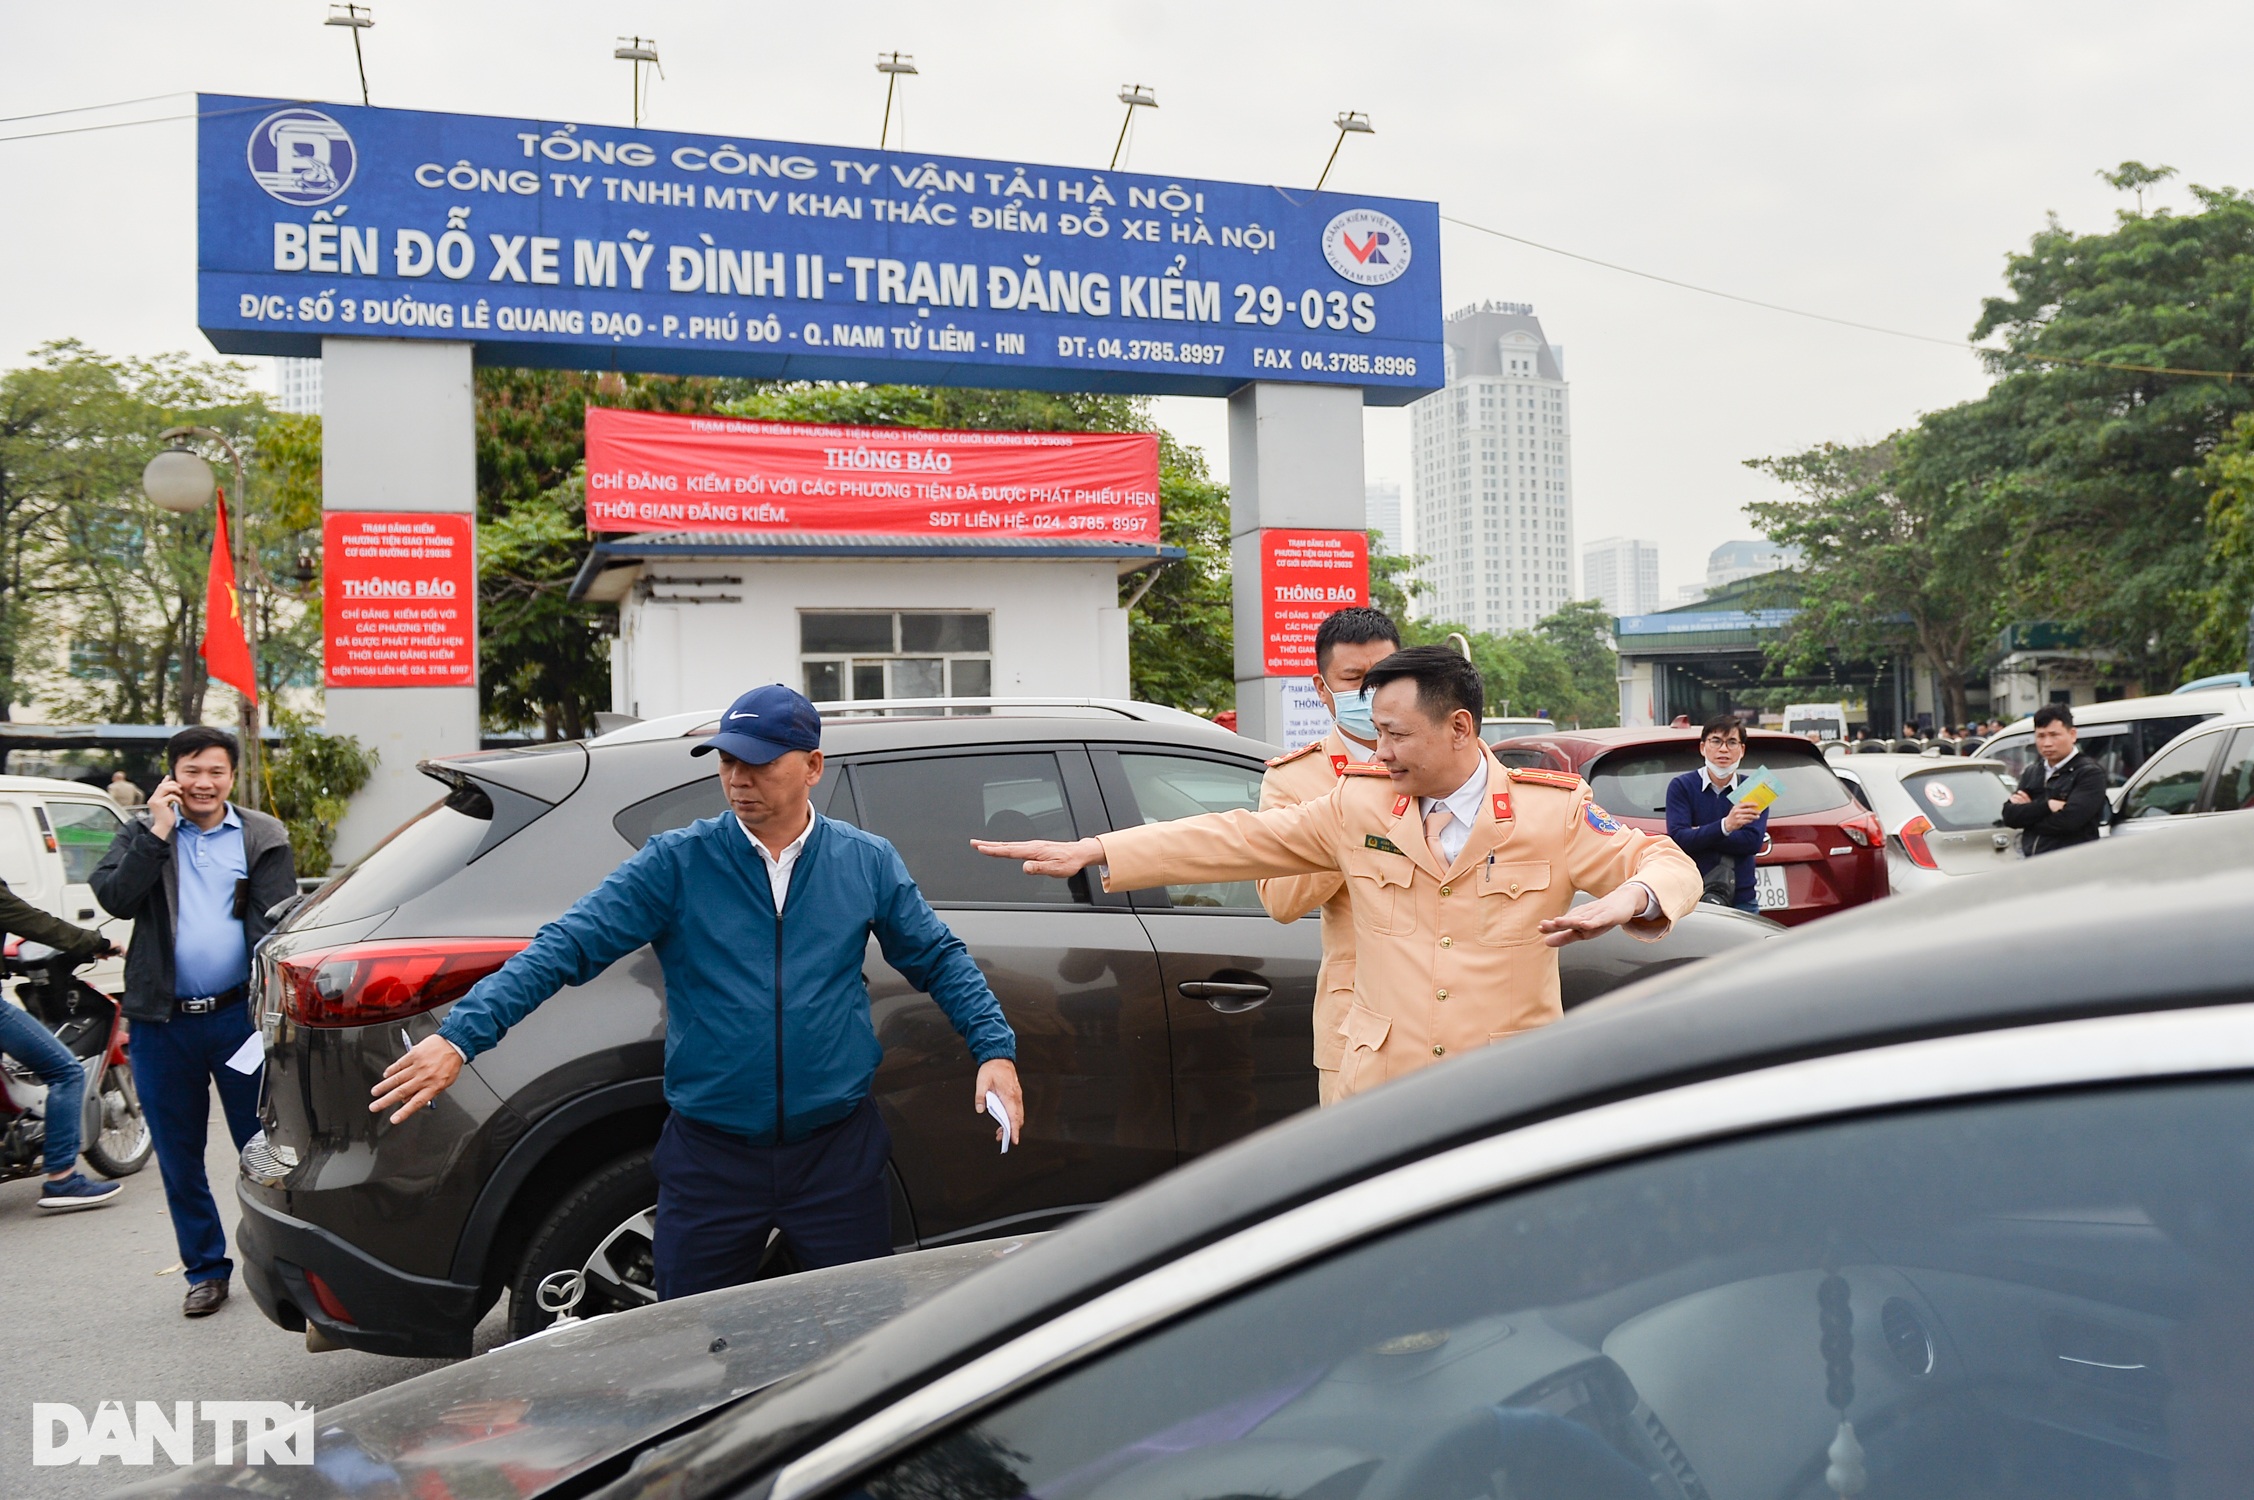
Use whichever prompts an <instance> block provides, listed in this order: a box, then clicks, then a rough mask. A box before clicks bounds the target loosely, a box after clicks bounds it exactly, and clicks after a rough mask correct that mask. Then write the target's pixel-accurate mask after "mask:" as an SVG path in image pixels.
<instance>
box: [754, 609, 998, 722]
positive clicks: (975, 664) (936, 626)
mask: <svg viewBox="0 0 2254 1500" xmlns="http://www.w3.org/2000/svg"><path fill="white" fill-rule="evenodd" d="M993 638H994V617H993V616H992V615H988V614H968V613H945V614H941V613H937V612H934V613H929V614H905V613H902V614H892V613H884V614H876V613H850V614H849V613H845V612H843V611H829V610H821V611H816V610H807V611H802V612H801V613H800V614H799V617H798V650H799V661H800V664H801V667H802V669H803V671H804V673H805V677H806V696H807V697H809V698H811V699H813V700H814V701H815V702H816V703H861V702H871V701H875V700H879V699H884V698H986V697H991V696H992V695H993V692H994V650H993Z"/></svg>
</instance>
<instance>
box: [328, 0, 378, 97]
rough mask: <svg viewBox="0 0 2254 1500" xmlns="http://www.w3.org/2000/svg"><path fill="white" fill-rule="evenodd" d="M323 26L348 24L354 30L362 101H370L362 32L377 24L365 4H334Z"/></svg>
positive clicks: (355, 54) (353, 48) (353, 54)
mask: <svg viewBox="0 0 2254 1500" xmlns="http://www.w3.org/2000/svg"><path fill="white" fill-rule="evenodd" d="M321 24H322V25H323V26H346V27H350V28H351V30H352V61H353V63H354V64H355V65H356V66H358V68H359V69H360V102H361V103H362V104H366V103H367V102H368V60H367V59H366V58H365V57H362V56H361V55H360V33H361V32H363V31H366V30H367V29H368V28H369V27H371V26H373V25H375V24H376V18H375V17H374V16H372V15H370V14H369V13H368V7H367V6H365V5H332V6H330V7H329V18H328V19H327V20H326V21H323V22H322V23H321Z"/></svg>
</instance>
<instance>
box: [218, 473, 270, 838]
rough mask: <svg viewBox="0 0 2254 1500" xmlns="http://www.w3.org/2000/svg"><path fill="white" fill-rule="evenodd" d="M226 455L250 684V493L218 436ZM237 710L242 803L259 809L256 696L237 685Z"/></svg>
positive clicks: (254, 643)
mask: <svg viewBox="0 0 2254 1500" xmlns="http://www.w3.org/2000/svg"><path fill="white" fill-rule="evenodd" d="M219 444H220V446H221V447H223V448H225V449H226V450H227V456H228V457H229V458H231V459H233V460H234V461H235V524H234V525H233V526H232V527H230V528H228V532H227V540H228V541H229V542H230V543H232V544H233V551H234V563H235V598H236V600H237V601H238V603H237V609H238V611H239V612H240V613H241V615H242V618H243V644H244V645H245V646H247V647H248V648H249V650H250V674H251V683H252V685H253V686H256V685H257V682H258V579H257V576H256V574H255V573H254V572H253V570H252V567H251V563H252V557H251V551H250V496H249V491H248V489H247V488H246V486H245V485H244V482H243V456H242V454H240V453H238V452H236V451H235V445H234V444H233V443H230V442H228V441H227V440H226V439H225V438H221V439H220V440H219ZM235 701H236V705H237V714H238V716H239V718H240V719H241V721H242V731H243V735H242V739H243V778H242V779H243V785H242V794H243V806H245V807H252V808H257V809H259V810H261V811H263V810H264V809H265V806H266V741H265V739H264V737H263V736H262V735H261V733H260V725H259V721H258V699H257V698H255V697H253V696H252V695H251V694H249V693H245V692H243V691H241V690H240V689H237V690H236V694H235Z"/></svg>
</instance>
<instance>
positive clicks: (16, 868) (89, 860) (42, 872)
mask: <svg viewBox="0 0 2254 1500" xmlns="http://www.w3.org/2000/svg"><path fill="white" fill-rule="evenodd" d="M124 827H125V815H124V814H123V813H121V812H120V811H119V810H118V806H117V804H116V803H114V802H112V801H111V800H110V799H109V796H108V794H107V793H105V792H103V791H102V790H101V789H100V788H98V787H92V786H88V785H87V784H86V783H84V782H82V781H60V780H49V779H47V778H45V777H40V776H0V880H5V881H7V882H8V889H9V890H11V891H13V892H15V893H16V894H17V895H18V896H21V897H22V898H23V899H24V900H26V901H28V902H30V903H31V904H32V905H33V906H36V907H38V908H39V909H40V910H42V911H47V912H52V913H53V914H54V915H56V916H58V917H61V918H62V919H63V920H64V921H66V922H75V923H77V924H78V925H79V926H81V927H98V928H100V929H101V930H102V931H103V932H105V933H107V934H108V935H109V937H110V940H111V941H112V942H115V943H116V944H117V945H118V946H119V947H120V948H122V947H124V946H125V944H126V942H127V940H128V939H130V938H131V937H132V936H133V924H132V923H131V922H127V921H123V920H121V919H119V918H116V917H113V916H111V915H110V914H109V913H108V912H106V911H104V910H103V909H102V903H101V902H99V901H96V900H95V899H94V888H93V887H92V886H91V885H89V884H87V882H88V881H89V880H90V879H92V878H93V874H94V867H95V866H96V865H98V864H100V863H101V862H102V856H103V855H104V854H106V853H108V852H109V847H110V841H111V840H112V839H114V838H116V837H117V835H118V833H119V831H120V830H122V829H123V828H124ZM124 976H125V964H124V960H123V959H116V958H108V959H104V960H102V961H101V962H100V963H97V964H95V965H94V966H93V967H92V968H90V969H88V970H87V971H86V978H87V981H88V982H89V983H91V984H92V985H93V986H94V987H95V988H96V989H98V990H102V991H104V992H105V993H108V994H112V995H114V994H116V993H117V992H118V986H119V985H120V984H121V983H122V982H123V980H124Z"/></svg>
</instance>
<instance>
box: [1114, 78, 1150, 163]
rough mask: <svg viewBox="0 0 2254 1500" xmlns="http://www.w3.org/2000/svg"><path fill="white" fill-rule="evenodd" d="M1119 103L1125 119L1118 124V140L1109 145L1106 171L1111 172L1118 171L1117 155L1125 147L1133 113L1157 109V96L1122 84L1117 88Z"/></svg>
mask: <svg viewBox="0 0 2254 1500" xmlns="http://www.w3.org/2000/svg"><path fill="white" fill-rule="evenodd" d="M1119 102H1120V103H1121V104H1124V105H1126V106H1127V118H1126V119H1124V120H1121V121H1120V122H1119V139H1118V140H1116V141H1113V142H1112V143H1111V166H1110V168H1109V169H1108V170H1111V171H1117V170H1118V169H1119V153H1120V151H1121V150H1123V149H1124V148H1125V147H1126V145H1127V127H1128V126H1130V125H1132V124H1134V123H1135V111H1136V110H1138V109H1156V108H1158V95H1156V94H1154V93H1152V92H1151V91H1150V90H1149V89H1148V88H1146V87H1144V86H1143V85H1142V84H1139V83H1123V84H1121V85H1120V86H1119Z"/></svg>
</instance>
